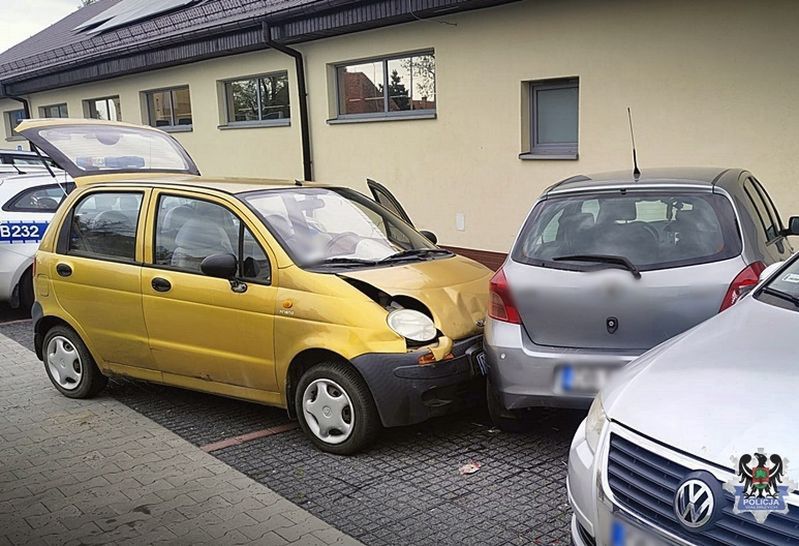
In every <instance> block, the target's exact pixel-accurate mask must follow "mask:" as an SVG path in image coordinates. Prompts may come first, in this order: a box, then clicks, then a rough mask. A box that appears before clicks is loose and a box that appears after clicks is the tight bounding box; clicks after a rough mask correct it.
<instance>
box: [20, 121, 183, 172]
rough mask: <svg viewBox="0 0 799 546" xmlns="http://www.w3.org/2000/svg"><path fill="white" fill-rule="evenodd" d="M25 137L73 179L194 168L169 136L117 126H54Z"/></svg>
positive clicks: (37, 130)
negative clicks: (83, 176)
mask: <svg viewBox="0 0 799 546" xmlns="http://www.w3.org/2000/svg"><path fill="white" fill-rule="evenodd" d="M35 133H36V134H35V135H31V136H30V137H29V138H30V139H31V140H34V141H35V142H37V144H38V143H41V145H42V147H45V146H46V149H47V151H48V153H49V155H50V156H51V157H52V158H53V159H54V160H55V161H56V163H58V164H59V165H60V166H62V167H63V168H64V169H65V170H66V171H67V172H68V173H69V174H71V175H72V176H73V177H76V176H82V175H86V174H95V173H100V172H138V171H145V172H146V171H159V172H183V173H190V174H197V168H196V166H195V165H194V163H193V162H192V161H191V159H190V158H189V157H188V155H187V154H186V152H185V151H184V150H183V148H182V147H181V146H180V145H179V144H178V143H177V142H176V141H175V140H174V139H173V138H172V137H170V136H169V135H167V134H165V133H162V132H160V131H156V130H153V129H147V128H138V127H126V126H120V125H101V124H86V125H56V126H51V127H43V128H40V129H36V130H35Z"/></svg>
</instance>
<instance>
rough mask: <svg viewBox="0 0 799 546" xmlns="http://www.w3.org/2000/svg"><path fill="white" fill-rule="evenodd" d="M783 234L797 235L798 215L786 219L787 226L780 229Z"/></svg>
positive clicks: (798, 230)
mask: <svg viewBox="0 0 799 546" xmlns="http://www.w3.org/2000/svg"><path fill="white" fill-rule="evenodd" d="M782 234H783V235H799V216H791V217H790V218H789V219H788V227H787V228H785V229H783V230H782Z"/></svg>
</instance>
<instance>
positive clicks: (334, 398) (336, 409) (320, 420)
mask: <svg viewBox="0 0 799 546" xmlns="http://www.w3.org/2000/svg"><path fill="white" fill-rule="evenodd" d="M302 406H303V410H304V411H303V414H304V416H305V422H306V423H308V428H310V429H311V432H313V433H314V435H315V436H316V437H317V438H319V439H320V440H322V441H323V442H325V443H328V444H340V443H341V442H344V441H345V440H346V439H347V438H349V437H350V434H352V429H353V427H354V426H355V411H354V410H353V407H352V401H351V400H350V397H349V395H348V394H347V393H346V392H344V389H342V388H341V386H340V385H339V384H338V383H336V382H335V381H331V380H330V379H317V380H315V381H313V382H312V383H311V384H310V385H308V387H307V388H306V389H305V392H304V393H303V395H302Z"/></svg>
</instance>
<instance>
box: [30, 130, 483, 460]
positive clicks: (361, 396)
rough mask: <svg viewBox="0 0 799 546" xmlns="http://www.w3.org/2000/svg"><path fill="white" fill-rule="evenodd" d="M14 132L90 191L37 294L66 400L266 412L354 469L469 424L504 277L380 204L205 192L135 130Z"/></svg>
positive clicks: (176, 151) (43, 332)
mask: <svg viewBox="0 0 799 546" xmlns="http://www.w3.org/2000/svg"><path fill="white" fill-rule="evenodd" d="M17 131H19V132H20V133H22V134H23V135H24V136H25V137H27V138H28V139H29V140H30V141H31V142H32V143H34V144H35V145H36V146H38V147H39V148H40V149H42V150H44V151H45V152H47V154H48V155H49V156H50V157H51V158H53V159H54V160H55V161H56V162H57V163H58V164H59V165H60V166H61V167H62V168H64V169H65V170H66V171H67V172H68V173H69V174H70V175H71V176H72V177H73V178H74V179H75V181H76V184H77V186H78V189H77V190H76V191H74V192H72V193H71V194H70V195H69V196H68V197H67V198H66V199H65V200H64V202H63V204H62V205H61V207H60V209H59V211H58V213H57V214H56V215H55V217H54V218H53V221H52V223H51V225H50V227H49V229H48V230H47V232H46V234H45V237H44V239H43V240H42V243H41V247H40V249H39V252H38V254H37V256H36V263H35V274H34V275H35V282H34V286H35V293H36V303H35V305H34V310H33V315H34V325H35V346H36V353H37V355H38V356H39V358H41V359H42V361H43V362H44V364H45V369H46V371H47V374H48V375H49V377H50V379H51V380H52V382H53V385H55V387H56V388H57V389H58V390H59V391H60V392H61V393H63V394H64V395H66V396H69V397H73V398H85V397H90V396H92V395H94V394H96V393H97V392H99V391H100V390H101V389H102V388H103V387H104V386H105V384H106V378H107V377H108V376H114V375H117V376H126V377H133V378H137V379H143V380H147V381H153V382H157V383H163V384H167V385H174V386H178V387H184V388H188V389H195V390H199V391H205V392H210V393H215V394H220V395H224V396H230V397H235V398H240V399H245V400H251V401H254V402H260V403H263V404H268V405H272V406H279V407H283V408H287V409H288V411H289V413H290V414H291V415H292V416H293V417H296V418H297V419H298V420H299V422H300V425H301V427H302V429H303V430H304V431H305V433H306V434H307V435H308V437H309V438H310V439H311V440H312V441H313V442H314V444H316V446H318V447H319V448H321V449H322V450H324V451H329V452H332V453H340V454H347V453H353V452H356V451H358V450H360V449H363V448H364V447H365V446H367V445H368V444H369V443H370V442H371V441H372V440H373V439H374V438H375V437H376V435H377V433H378V432H379V431H380V429H381V428H382V427H393V426H399V425H407V424H411V423H418V422H421V421H423V420H425V419H427V418H429V417H431V416H434V415H440V414H443V413H445V412H447V411H449V410H451V409H454V408H456V407H459V406H460V405H461V402H462V401H463V400H464V391H466V392H468V391H469V389H468V387H469V385H470V384H471V383H472V382H473V381H474V380H475V378H476V377H477V376H479V366H480V361H481V358H482V329H483V316H484V314H485V308H486V303H487V291H488V280H489V277H490V271H489V270H488V269H487V268H485V267H483V266H482V265H480V264H478V263H476V262H473V261H471V260H469V259H466V258H463V257H460V256H456V255H454V254H452V253H451V252H449V251H447V250H445V249H442V248H439V247H437V246H436V245H435V244H434V242H432V240H431V239H434V237H433V236H432V234H427V235H424V234H422V233H420V232H418V231H416V230H415V229H414V228H413V226H412V225H411V223H410V221H409V219H408V218H407V215H405V212H404V211H403V210H402V208H401V207H400V206H399V203H398V202H397V201H396V200H395V199H394V198H393V197H392V196H391V194H390V193H389V192H388V191H387V190H386V189H385V188H384V187H382V186H380V185H379V184H375V183H372V184H371V185H370V186H371V190H372V193H373V195H374V199H370V198H367V197H366V196H364V195H363V194H361V193H358V192H356V191H354V190H351V189H348V188H344V187H336V186H328V185H322V184H315V183H313V184H311V183H304V182H294V181H274V180H241V179H220V178H210V177H203V176H200V173H199V171H198V169H197V167H196V165H195V164H194V162H193V161H192V160H191V158H190V157H189V156H188V154H187V153H186V152H185V150H184V149H183V148H182V147H181V146H180V145H179V144H178V143H177V141H175V140H174V139H173V138H172V137H171V136H169V135H167V134H166V133H163V132H161V131H159V130H157V129H153V128H148V127H140V126H136V125H128V124H124V123H111V122H99V121H87V120H71V119H62V120H31V121H25V122H23V123H22V124H21V125H20V126H19V127H18V128H17ZM389 209H393V211H392V210H389ZM403 215H404V218H402V216H403Z"/></svg>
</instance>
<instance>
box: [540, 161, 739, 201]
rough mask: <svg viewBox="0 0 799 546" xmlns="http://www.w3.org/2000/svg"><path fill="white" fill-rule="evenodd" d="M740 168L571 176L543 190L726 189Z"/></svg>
mask: <svg viewBox="0 0 799 546" xmlns="http://www.w3.org/2000/svg"><path fill="white" fill-rule="evenodd" d="M742 172H743V170H742V169H725V168H721V167H669V168H655V169H642V170H641V174H640V175H639V176H637V177H636V176H634V175H633V172H632V170H627V171H611V172H604V173H597V174H591V175H578V176H572V177H571V178H566V179H564V180H561V181H560V182H558V183H557V184H554V185H552V186H550V187H549V188H548V189H547V190H546V192H545V193H546V195H553V194H557V193H566V192H573V191H585V190H597V189H608V188H612V187H613V188H615V187H619V186H622V187H623V186H631V187H635V186H647V187H655V188H657V187H659V186H661V187H675V186H677V187H679V186H685V187H697V186H705V187H708V188H712V187H714V186H720V187H726V186H727V185H728V184H731V183H732V182H734V181H736V180H738V176H739V175H740V173H742Z"/></svg>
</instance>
